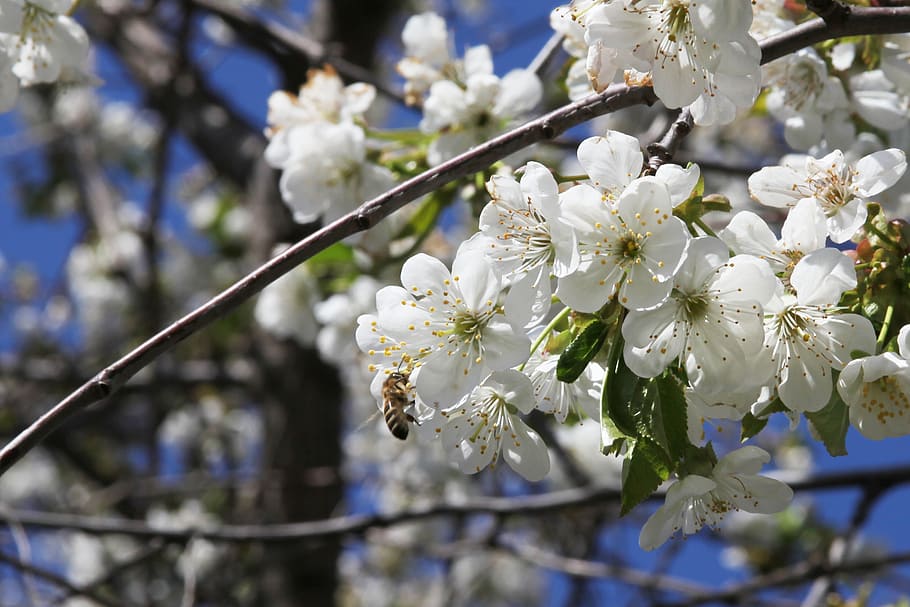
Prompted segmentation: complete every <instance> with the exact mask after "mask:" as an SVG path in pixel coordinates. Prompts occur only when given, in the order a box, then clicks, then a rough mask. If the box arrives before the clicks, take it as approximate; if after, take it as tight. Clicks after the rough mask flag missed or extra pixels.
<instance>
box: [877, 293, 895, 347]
mask: <svg viewBox="0 0 910 607" xmlns="http://www.w3.org/2000/svg"><path fill="white" fill-rule="evenodd" d="M893 317H894V304H893V303H889V304H888V307H887V308H885V320H884V321H882V330H881V331H879V332H878V340H876V345H877V346H878V350H879V351H881V349H882V348H883V347H884V346H885V340H886V339H887V338H888V330H889V329H890V328H891V319H892V318H893Z"/></svg>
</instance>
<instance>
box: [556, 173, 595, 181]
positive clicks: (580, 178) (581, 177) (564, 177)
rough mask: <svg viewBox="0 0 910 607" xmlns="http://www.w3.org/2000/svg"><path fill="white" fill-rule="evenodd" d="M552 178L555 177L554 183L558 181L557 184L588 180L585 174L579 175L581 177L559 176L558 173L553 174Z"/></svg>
mask: <svg viewBox="0 0 910 607" xmlns="http://www.w3.org/2000/svg"><path fill="white" fill-rule="evenodd" d="M554 177H556V181H558V182H560V183H564V182H566V181H587V180H588V179H590V177H588V176H587V175H585V174H581V175H560V174H559V173H555V174H554Z"/></svg>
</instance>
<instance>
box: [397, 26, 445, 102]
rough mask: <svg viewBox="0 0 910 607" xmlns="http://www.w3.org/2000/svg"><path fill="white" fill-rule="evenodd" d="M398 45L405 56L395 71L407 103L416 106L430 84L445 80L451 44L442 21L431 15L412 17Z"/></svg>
mask: <svg viewBox="0 0 910 607" xmlns="http://www.w3.org/2000/svg"><path fill="white" fill-rule="evenodd" d="M401 41H402V43H404V55H405V56H404V58H403V59H402V60H401V61H399V62H398V65H397V66H396V67H397V70H398V73H399V74H401V75H402V76H403V77H404V79H405V84H404V92H405V97H406V98H407V100H408V103H411V104H416V103H418V102H419V99H420V97H421V96H422V95H423V94H424V93H425V92H426V91H427V89H429V88H430V85H431V84H433V83H434V82H436V81H437V80H442V79H443V78H444V77H445V76H444V72H445V71H446V67H447V66H449V67H451V66H450V64H451V63H452V61H453V60H452V57H451V53H450V48H449V47H450V46H451V42H450V41H449V33H448V29H447V27H446V22H445V19H443V18H442V17H440V16H439V15H437V14H436V13H433V12H426V13H421V14H419V15H413V16H412V17H410V18H409V19H408V21H407V23H405V24H404V29H403V30H402V32H401Z"/></svg>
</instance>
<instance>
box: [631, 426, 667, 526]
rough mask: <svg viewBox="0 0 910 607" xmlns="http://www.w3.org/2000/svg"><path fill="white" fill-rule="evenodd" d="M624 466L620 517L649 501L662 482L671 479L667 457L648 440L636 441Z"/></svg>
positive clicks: (657, 446)
mask: <svg viewBox="0 0 910 607" xmlns="http://www.w3.org/2000/svg"><path fill="white" fill-rule="evenodd" d="M625 463H626V465H625V466H623V479H622V499H621V502H622V505H621V509H620V515H624V514H627V513H628V512H629V511H630V510H632V508H634V507H635V506H637V505H638V504H640V503H641V502H643V501H644V500H646V499H648V497H649V496H650V495H651V494H652V493H654V491H656V490H657V488H658V487H659V486H660V484H661V483H662V482H664V481H665V480H667V479H668V478H669V477H670V465H669V462H667V455H666V453H664V450H663V449H662V448H661V447H660V446H659V445H657V444H656V443H653V442H651V441H650V440H648V439H647V438H640V439H638V440H636V441H635V444H634V445H633V446H632V451H631V452H630V453H629V458H628V459H627V460H626V462H625Z"/></svg>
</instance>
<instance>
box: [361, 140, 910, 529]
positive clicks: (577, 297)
mask: <svg viewBox="0 0 910 607" xmlns="http://www.w3.org/2000/svg"><path fill="white" fill-rule="evenodd" d="M578 161H579V163H580V164H581V166H582V167H583V168H584V170H585V173H586V175H587V179H585V180H583V181H578V180H575V181H572V182H570V183H562V184H560V183H559V182H557V180H556V179H555V177H554V175H553V174H552V172H551V171H550V170H548V169H547V168H546V167H545V166H544V165H542V164H539V163H536V162H531V163H528V164H527V165H526V166H525V167H524V168H523V169H522V170H521V171H520V173H521V176H520V178H516V177H515V176H512V175H496V176H494V177H493V178H492V179H491V180H490V181H489V183H488V185H487V189H488V192H489V194H490V197H491V200H490V202H489V203H488V204H487V206H486V207H485V208H484V209H483V211H482V212H481V214H480V220H479V231H478V232H477V233H476V234H475V235H474V236H473V237H472V238H470V239H469V240H468V241H466V242H465V243H464V244H463V245H462V246H461V247H460V249H459V250H458V252H457V254H456V256H455V259H454V262H453V265H452V269H451V271H450V270H449V269H448V268H447V267H446V266H445V265H444V264H443V263H442V262H440V261H438V260H437V259H435V258H432V257H430V256H428V255H426V254H418V255H416V256H415V257H412V258H411V259H409V260H408V261H406V262H405V264H404V267H403V269H402V272H401V286H400V287H399V286H387V287H384V288H382V289H380V290H379V292H378V293H377V296H376V305H377V310H376V313H375V314H365V315H363V316H361V317H360V318H359V320H358V325H359V326H358V330H357V342H358V345H359V346H360V348H361V350H362V351H363V352H364V353H366V355H367V358H368V359H369V365H370V370H371V371H372V372H374V373H375V381H374V392H375V393H376V394H377V395H378V394H379V387H380V385H381V383H382V382H383V381H384V379H385V378H386V377H388V376H389V374H391V373H393V372H400V371H401V370H402V369H404V370H406V371H407V372H408V373H409V381H410V383H411V385H412V386H413V392H414V394H413V396H414V399H415V401H416V403H417V407H416V410H417V411H419V412H420V415H419V416H418V417H417V421H418V422H419V423H421V425H422V427H424V428H426V431H425V432H426V433H427V434H431V435H435V436H438V437H440V439H441V440H442V442H443V445H444V447H445V452H446V453H448V455H449V457H450V459H452V460H453V462H454V463H455V464H457V465H458V466H459V467H460V468H461V469H462V470H463V471H465V472H469V473H470V472H476V471H479V470H480V469H482V468H484V467H486V466H487V465H491V464H494V463H495V462H496V461H497V460H498V458H499V457H500V456H501V457H502V458H503V459H505V461H506V462H507V463H508V464H509V465H510V466H512V467H513V468H514V469H515V470H516V471H518V472H519V473H520V474H522V475H523V476H525V477H526V478H528V479H531V480H538V479H540V478H543V476H545V475H546V473H547V471H548V468H549V457H548V453H547V448H546V446H545V444H544V443H543V441H542V440H541V438H540V436H539V434H538V433H537V432H535V431H534V430H533V429H531V428H530V427H529V426H527V425H526V423H525V422H524V421H523V420H522V418H521V414H526V413H528V412H530V411H531V410H532V409H535V408H536V409H539V410H541V411H543V412H545V413H554V414H556V415H558V416H559V417H560V418H561V419H565V416H566V412H568V411H575V412H577V413H578V414H580V415H588V416H591V417H594V418H598V417H599V413H600V412H599V407H598V400H599V393H600V392H601V391H602V389H603V383H604V374H605V370H604V367H605V366H606V367H609V368H615V366H616V364H617V363H621V364H622V365H624V366H625V367H626V368H627V369H628V370H629V371H631V372H632V373H633V374H634V375H635V376H637V377H638V378H640V379H641V380H642V381H648V380H651V378H659V377H671V378H673V380H674V381H675V382H678V383H679V385H680V387H681V388H682V387H685V393H686V394H685V400H686V402H687V403H688V406H687V410H688V414H689V416H690V423H689V426H690V432H689V435H688V436H689V440H691V441H692V442H693V443H694V444H699V443H700V439H701V424H702V423H703V422H704V421H705V420H708V419H718V418H730V419H736V420H739V419H742V418H743V416H745V415H747V414H749V415H752V416H755V417H762V416H767V413H766V411H768V410H769V407H771V405H772V404H773V403H778V404H779V406H780V407H781V410H786V411H788V412H790V414H791V415H798V414H802V413H814V412H817V411H820V410H821V409H822V408H824V407H825V406H827V405H828V403H829V402H830V401H831V398H832V394H833V392H834V386H835V378H836V376H837V374H838V373H839V372H840V371H842V370H843V371H844V374H843V375H842V376H841V380H840V383H839V384H838V387H839V391H840V394H841V395H842V396H843V397H844V400H845V402H846V403H847V405H848V406H849V407H850V416H851V419H852V420H853V422H854V424H855V425H856V426H857V428H859V429H860V431H861V432H863V433H865V434H867V435H869V436H875V437H880V436H881V435H883V433H887V432H890V433H892V434H893V433H897V432H900V433H906V432H907V431H910V428H908V429H907V430H906V431H901V430H898V428H900V426H895V425H894V423H893V420H895V419H898V420H899V422H900V421H903V419H902V418H903V410H904V409H905V408H906V407H907V406H908V403H910V401H908V396H907V395H908V394H910V393H908V392H905V391H904V390H903V389H902V387H903V385H904V384H903V383H902V382H906V381H907V377H908V376H907V375H906V373H905V372H904V371H905V367H906V365H907V362H906V359H905V358H899V357H898V356H897V355H895V354H886V355H879V357H878V358H876V357H871V358H858V359H857V358H855V357H856V356H857V353H865V354H868V355H873V354H875V352H876V349H877V336H876V332H875V329H874V328H873V324H872V322H871V321H870V320H869V318H867V317H866V316H863V315H861V314H857V313H853V312H851V311H849V310H848V309H847V308H846V307H844V306H843V305H841V301H842V299H843V297H844V294H845V292H847V291H849V290H852V289H856V287H857V284H858V281H857V271H856V269H855V268H854V260H853V259H851V257H849V256H847V255H846V254H844V253H843V252H842V251H840V250H838V249H836V248H832V247H828V246H826V242H827V240H828V239H830V240H831V241H833V242H835V243H838V242H845V241H848V240H850V239H851V238H854V237H856V236H857V234H858V233H860V234H861V230H862V227H863V225H864V224H865V223H866V220H867V205H868V201H869V199H870V198H871V197H874V196H876V195H878V194H880V193H881V192H882V191H884V190H885V189H887V188H888V187H890V186H892V185H893V184H894V183H896V181H897V180H898V179H899V178H900V177H901V176H902V174H903V173H904V171H905V170H906V160H905V156H904V154H903V152H900V151H899V150H896V149H893V148H892V149H887V150H883V151H880V152H876V153H873V154H870V155H868V156H866V157H863V158H862V159H860V160H859V161H857V162H855V163H852V164H851V163H847V162H846V161H845V160H844V156H843V154H842V153H841V152H839V151H835V152H832V153H831V154H829V155H828V156H826V157H824V158H820V159H815V158H812V157H806V158H804V159H803V161H802V162H801V163H798V164H797V163H794V164H790V165H787V166H777V167H767V168H765V169H762V170H761V171H759V172H757V173H755V174H754V175H753V176H752V177H751V178H750V180H749V185H750V189H751V194H752V196H753V197H754V199H755V200H757V201H758V202H760V203H763V204H765V205H767V206H770V207H777V208H784V209H788V210H790V212H789V214H788V216H787V219H786V221H785V222H784V225H783V231H782V235H781V237H780V238H777V237H776V236H775V235H774V232H773V231H772V229H771V228H770V227H769V226H768V225H767V224H766V223H765V222H764V221H763V220H762V219H761V218H760V217H759V216H758V215H756V214H755V213H752V212H749V211H742V212H740V213H737V214H735V215H734V216H733V218H732V220H731V221H730V222H729V225H728V226H727V227H726V228H725V229H724V230H722V231H721V232H720V233H719V234H718V235H714V234H713V233H708V232H706V230H705V228H706V227H707V226H705V227H704V228H702V227H699V225H698V223H697V222H689V223H688V224H687V222H686V221H684V220H683V219H682V218H681V217H686V214H685V208H686V207H687V206H691V205H692V204H694V202H695V201H697V200H698V199H699V195H698V193H697V190H698V187H699V186H698V183H699V170H698V167H697V166H696V165H691V166H689V167H686V168H683V167H681V166H677V165H670V164H666V165H663V166H661V167H660V169H659V170H657V171H656V172H655V174H654V175H642V173H643V170H644V168H645V166H644V162H643V156H642V153H641V151H640V146H639V142H638V141H637V140H636V139H635V138H633V137H630V136H628V135H624V134H622V133H619V132H615V131H609V132H607V133H606V134H605V135H603V136H597V137H592V138H589V139H586V140H584V141H583V142H582V143H581V145H580V146H579V148H578ZM592 317H593V318H594V319H595V320H594V321H591V325H585V324H584V323H585V322H586V320H585V319H587V320H590V319H591V318H592ZM610 323H613V325H612V326H613V327H615V329H612V330H611V329H604V330H603V331H602V333H603V336H604V337H606V341H607V345H606V346H605V347H604V350H615V351H616V352H621V354H620V355H618V356H617V357H616V359H615V360H613V359H611V360H608V361H604V360H602V359H599V358H598V357H597V356H595V355H592V356H590V357H588V358H587V359H585V360H584V361H583V363H585V365H586V366H585V370H586V371H587V372H588V375H587V376H586V378H587V379H586V381H576V382H572V383H570V382H569V381H565V380H564V379H565V378H562V377H561V375H560V371H559V369H558V366H559V365H557V364H553V363H550V364H549V365H546V364H545V362H546V361H547V360H548V359H550V360H552V359H553V358H566V357H567V356H571V355H569V354H568V353H569V352H570V351H571V350H572V348H573V344H574V341H573V340H575V341H578V340H582V339H584V338H583V336H584V335H585V333H586V332H587V331H588V330H589V329H588V327H590V326H593V325H595V324H602V325H604V326H610ZM908 328H910V327H908ZM907 335H908V333H907V332H906V331H904V332H902V333H901V339H903V340H906V339H907ZM532 341H533V346H532ZM602 341H603V340H602ZM570 342H571V343H570ZM567 343H568V345H566V344H567ZM611 344H612V345H611ZM901 344H902V345H901V347H902V348H903V349H902V351H901V355H902V356H903V355H904V354H906V352H904V350H905V349H906V348H907V346H906V344H905V343H904V342H903V341H902V342H901ZM595 350H597V349H595ZM595 354H596V352H595ZM620 358H621V360H619V359H620ZM604 363H606V365H605V364H604ZM848 365H852V366H851V367H850V368H849V369H848V370H845V367H847V366H848ZM885 375H887V376H888V377H889V379H887V380H881V378H882V377H883V376H885ZM891 377H893V379H891ZM608 381H609V380H608ZM875 381H878V382H879V383H878V384H876V385H874V386H872V387H870V386H869V385H868V384H869V383H870V382H875ZM864 382H865V383H864ZM875 386H881V387H875ZM604 392H605V393H606V391H604ZM884 425H887V426H888V430H885V431H883V430H882V427H883V426H884ZM637 438H638V439H640V440H641V439H643V438H644V437H637ZM605 446H607V445H605ZM750 449H752V450H753V451H750V452H749V456H748V457H746V456H745V455H744V456H742V458H745V459H743V462H740V461H739V459H742V458H736V457H733V456H732V455H733V454H731V455H728V456H727V457H728V458H732V459H723V460H721V461H719V462H716V466H715V468H714V470H715V472H714V473H713V474H714V476H713V477H711V478H713V479H714V480H711V479H710V478H708V477H706V476H698V475H696V474H694V473H693V474H689V475H686V476H685V478H684V484H681V485H674V486H673V488H671V493H670V494H669V495H668V502H667V504H668V505H667V506H666V507H665V508H670V504H677V505H678V508H680V509H682V510H680V512H682V511H689V510H691V508H693V507H695V510H694V512H702V511H704V513H706V514H705V516H701V515H698V516H696V517H695V518H694V519H690V518H686V520H687V521H689V522H687V523H685V524H684V525H683V528H684V531H685V532H691V531H693V530H695V529H697V528H698V527H700V526H701V524H703V523H711V522H712V521H713V520H714V519H713V518H712V517H714V516H716V515H717V513H718V512H719V511H718V509H717V508H718V505H719V504H727V506H729V508H733V507H736V508H742V509H746V510H749V511H755V512H764V511H768V510H766V509H767V508H772V507H771V506H767V504H768V503H772V504H774V506H773V508H778V506H780V507H782V505H781V504H784V503H786V501H788V499H786V500H785V499H784V496H785V494H786V493H787V491H789V490H788V489H786V487H785V486H784V485H782V484H779V483H777V484H776V481H775V482H771V481H765V480H755V481H746V480H743V479H744V478H745V477H737V478H739V481H737V483H734V484H735V485H736V486H739V487H746V488H747V489H748V488H749V487H750V486H751V485H750V483H755V484H756V486H759V487H763V488H765V489H768V491H765V497H767V499H768V500H770V502H768V501H765V500H764V499H762V497H761V496H760V495H759V494H760V493H761V492H762V491H760V490H758V489H756V490H755V491H754V492H752V493H749V494H748V495H743V494H742V493H729V491H727V490H726V489H723V487H730V486H732V485H730V483H729V482H727V484H724V482H726V481H724V482H722V481H721V480H718V479H720V478H721V477H723V475H728V474H729V475H737V474H745V475H754V473H755V472H757V470H758V467H760V466H759V464H756V462H758V461H760V460H762V459H766V458H767V454H764V452H761V450H760V449H758V448H756V447H751V448H750ZM759 452H761V453H759ZM762 454H764V455H762ZM740 464H741V465H740ZM756 478H758V477H756ZM753 493H754V495H753ZM683 496H685V499H684V498H683ZM693 500H695V502H697V503H698V504H699V505H697V507H696V506H692V501H693ZM686 504H688V505H686ZM773 508H772V509H771V510H770V511H773ZM778 509H779V508H778ZM724 511H725V510H724ZM673 512H676V511H673ZM707 513H713V514H711V516H708V514H707ZM677 514H678V513H677ZM675 516H676V514H672V513H667V511H661V513H660V514H659V517H658V519H655V522H652V523H651V524H649V525H647V526H646V528H645V529H646V531H645V532H643V536H642V538H643V539H642V542H643V546H649V547H653V546H654V545H656V544H654V543H652V541H651V540H650V539H648V538H652V539H653V538H658V540H657V543H661V542H662V541H663V540H665V539H666V537H668V536H669V535H670V533H669V532H668V529H670V528H671V527H672V528H674V529H675V528H678V527H679V525H676V526H675V527H673V525H674V521H676V520H677V519H676V518H674V517H675ZM679 516H683V515H682V514H679ZM656 520H660V521H661V522H660V523H658V522H656ZM692 521H695V522H694V523H693V522H692ZM680 524H682V523H680ZM668 525H670V526H671V527H668ZM693 525H694V526H693ZM655 526H656V527H655Z"/></svg>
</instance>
